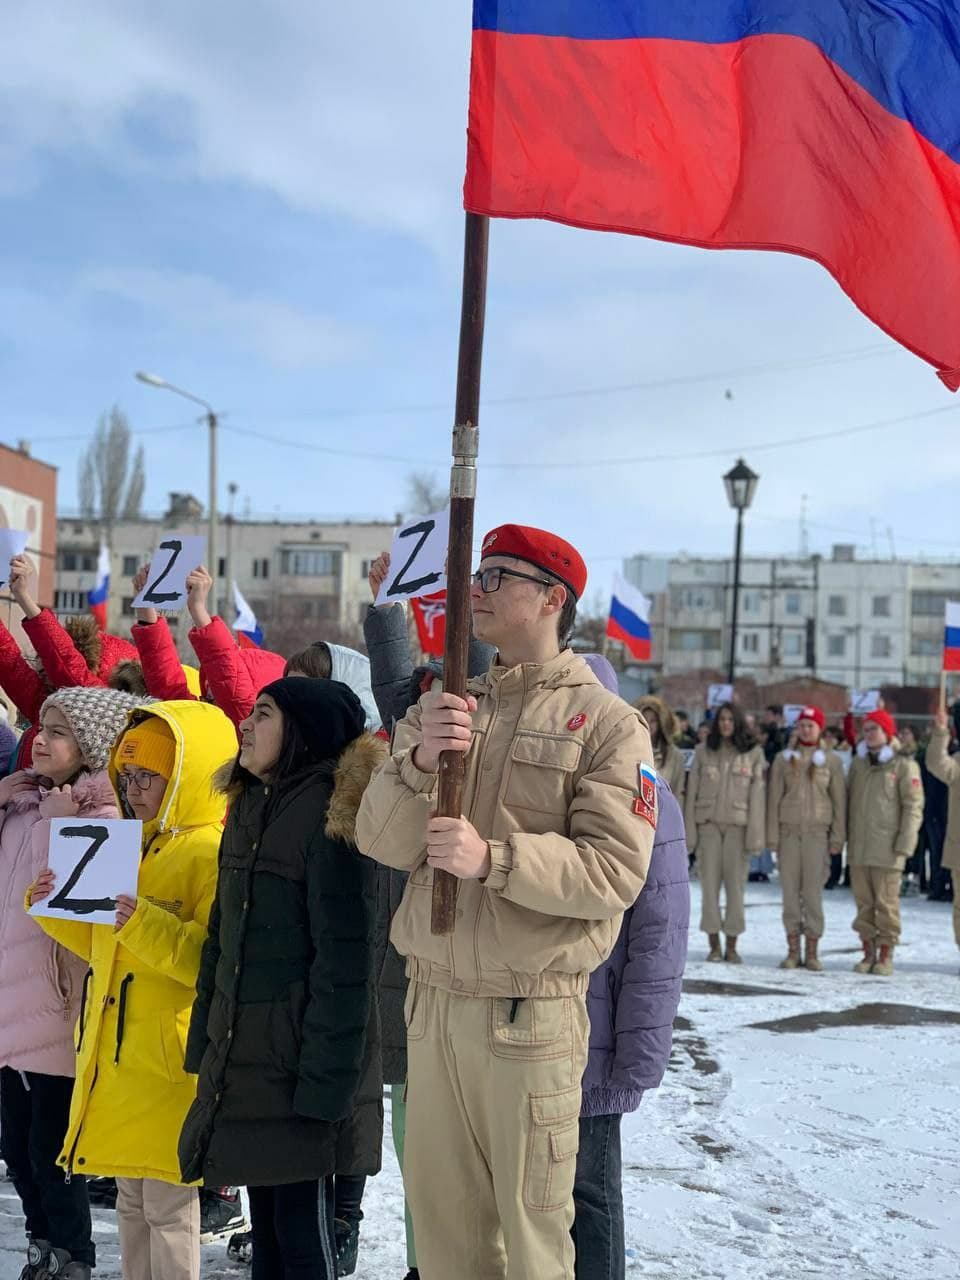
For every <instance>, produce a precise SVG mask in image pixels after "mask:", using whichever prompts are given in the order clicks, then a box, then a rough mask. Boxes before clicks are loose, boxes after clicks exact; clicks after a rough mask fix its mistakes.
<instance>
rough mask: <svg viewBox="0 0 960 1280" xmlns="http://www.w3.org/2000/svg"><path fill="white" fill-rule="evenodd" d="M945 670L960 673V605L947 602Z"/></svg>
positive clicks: (950, 601)
mask: <svg viewBox="0 0 960 1280" xmlns="http://www.w3.org/2000/svg"><path fill="white" fill-rule="evenodd" d="M943 670H944V671H960V604H958V603H957V602H956V601H955V600H948V601H947V617H946V625H945V626H944V630H943Z"/></svg>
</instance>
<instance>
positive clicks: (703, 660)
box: [624, 544, 960, 688]
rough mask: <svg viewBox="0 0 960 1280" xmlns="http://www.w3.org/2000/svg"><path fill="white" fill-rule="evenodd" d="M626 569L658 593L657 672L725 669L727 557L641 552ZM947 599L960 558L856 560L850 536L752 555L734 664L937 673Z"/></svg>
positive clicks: (747, 671) (905, 679)
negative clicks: (818, 549) (800, 552)
mask: <svg viewBox="0 0 960 1280" xmlns="http://www.w3.org/2000/svg"><path fill="white" fill-rule="evenodd" d="M624 574H625V576H626V577H627V578H628V579H629V580H630V581H631V582H633V583H634V584H635V585H636V586H638V587H639V588H640V589H641V590H642V591H644V592H645V593H646V594H647V595H648V596H650V597H651V598H652V600H653V614H652V626H653V669H654V672H655V673H659V674H663V675H676V674H681V673H683V672H687V671H698V670H708V669H709V670H719V671H724V670H726V668H727V664H728V662H729V645H730V634H731V627H730V623H731V620H732V609H733V562H732V560H731V559H720V558H717V559H712V558H693V557H688V556H675V557H673V558H671V559H660V558H653V557H647V556H635V557H633V558H632V559H629V560H627V561H625V563H624ZM948 599H953V600H960V564H956V563H944V564H931V563H924V564H921V563H913V562H911V561H907V560H858V559H857V558H856V555H855V552H854V548H853V547H851V546H847V545H843V544H841V545H837V546H835V547H834V548H833V552H832V554H831V556H830V558H829V559H827V558H825V557H821V556H810V557H805V558H796V559H794V558H771V557H756V556H749V557H744V559H743V561H742V564H741V572H740V605H739V610H738V623H737V652H736V655H735V658H736V672H737V675H739V676H754V677H755V678H756V679H757V680H758V681H761V682H770V681H776V680H778V679H788V678H789V677H790V676H795V675H810V676H816V677H818V678H819V679H821V680H828V681H831V682H833V683H836V684H842V685H846V686H848V687H850V688H867V687H878V686H881V685H902V684H908V685H935V684H936V683H937V682H938V680H939V673H940V655H941V649H942V645H943V621H944V605H945V603H946V601H947V600H948Z"/></svg>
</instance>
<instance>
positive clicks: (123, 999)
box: [113, 973, 133, 1067]
mask: <svg viewBox="0 0 960 1280" xmlns="http://www.w3.org/2000/svg"><path fill="white" fill-rule="evenodd" d="M132 981H133V974H132V973H128V974H127V976H126V977H125V978H124V979H123V981H122V982H121V983H120V999H119V1001H118V1003H117V1052H116V1053H115V1054H114V1055H113V1065H114V1066H115V1067H116V1066H119V1064H120V1046H121V1044H123V1024H124V1020H125V1019H126V1016H127V988H128V987H129V986H130V983H131V982H132Z"/></svg>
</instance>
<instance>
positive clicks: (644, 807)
mask: <svg viewBox="0 0 960 1280" xmlns="http://www.w3.org/2000/svg"><path fill="white" fill-rule="evenodd" d="M637 785H638V788H639V791H638V794H637V797H636V799H635V800H634V802H633V812H634V813H635V814H636V815H637V817H638V818H643V819H645V821H647V822H649V823H650V825H651V827H654V828H655V827H656V825H657V771H656V769H654V767H653V765H652V764H642V763H641V764H638V765H637Z"/></svg>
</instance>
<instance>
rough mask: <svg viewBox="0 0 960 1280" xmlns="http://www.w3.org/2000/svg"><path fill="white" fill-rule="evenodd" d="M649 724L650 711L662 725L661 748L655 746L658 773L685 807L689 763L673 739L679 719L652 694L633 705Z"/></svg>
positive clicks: (661, 700) (654, 752)
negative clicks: (684, 797) (684, 794)
mask: <svg viewBox="0 0 960 1280" xmlns="http://www.w3.org/2000/svg"><path fill="white" fill-rule="evenodd" d="M633 705H634V706H635V707H636V708H637V710H638V711H639V712H640V714H641V715H642V716H643V717H644V719H645V720H646V721H647V723H648V724H651V723H652V721H651V720H650V717H649V715H648V711H652V712H653V713H654V715H655V716H656V717H657V721H658V723H659V725H660V741H661V744H662V745H661V746H659V747H658V746H656V745H654V748H653V757H654V763H655V764H656V766H657V773H658V774H659V775H660V777H661V778H663V780H664V781H665V782H667V783H669V785H670V790H671V791H672V792H673V794H674V795H675V796H676V797H677V799H678V800H679V802H680V805H681V808H682V807H683V793H684V791H685V789H686V785H687V762H686V759H685V758H684V755H683V752H682V751H681V750H680V748H679V747H676V746H674V744H673V738H674V736H675V734H676V732H677V718H676V716H675V715H674V714H673V712H672V711H671V709H670V708H669V707H668V706H667V704H666V703H665V702H664V701H663V699H662V698H657V697H655V696H654V695H653V694H652V693H648V694H645V695H644V696H643V697H642V698H639V699H638V700H637V701H636V702H635V703H634V704H633Z"/></svg>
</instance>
